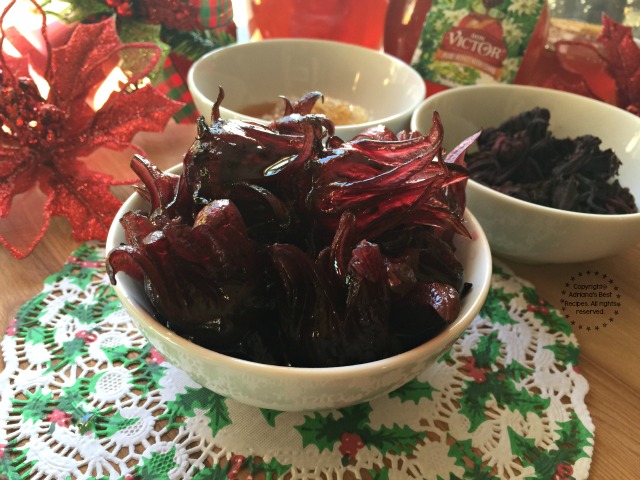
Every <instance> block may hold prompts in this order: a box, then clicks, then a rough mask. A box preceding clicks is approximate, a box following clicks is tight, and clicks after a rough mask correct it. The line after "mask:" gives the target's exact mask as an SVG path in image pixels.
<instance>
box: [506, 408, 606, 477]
mask: <svg viewBox="0 0 640 480" xmlns="http://www.w3.org/2000/svg"><path fill="white" fill-rule="evenodd" d="M558 427H559V429H558V430H556V433H558V435H559V438H558V439H557V440H556V442H555V446H556V447H557V448H553V449H548V448H545V447H544V446H542V447H540V448H539V447H537V446H536V444H535V441H534V440H533V439H531V438H526V437H523V436H521V435H519V434H517V433H516V432H515V431H514V430H513V429H511V428H509V441H510V442H511V451H512V452H513V454H514V455H515V456H517V457H518V458H520V459H521V461H522V462H523V464H524V465H525V466H533V467H534V469H535V472H536V476H535V477H532V478H535V479H536V480H543V479H548V478H553V476H554V475H555V474H556V473H557V472H558V468H559V466H561V465H564V466H572V465H573V464H575V462H576V461H577V460H579V459H580V458H583V457H585V458H586V457H588V454H587V453H586V452H585V450H584V449H585V448H586V447H589V446H591V444H592V443H591V439H592V438H593V436H592V435H591V433H590V432H589V431H588V430H587V429H586V427H585V426H584V424H583V423H582V422H581V421H580V419H579V418H578V416H577V415H576V413H575V412H573V413H572V414H571V417H570V419H569V420H568V421H566V422H559V423H558Z"/></svg>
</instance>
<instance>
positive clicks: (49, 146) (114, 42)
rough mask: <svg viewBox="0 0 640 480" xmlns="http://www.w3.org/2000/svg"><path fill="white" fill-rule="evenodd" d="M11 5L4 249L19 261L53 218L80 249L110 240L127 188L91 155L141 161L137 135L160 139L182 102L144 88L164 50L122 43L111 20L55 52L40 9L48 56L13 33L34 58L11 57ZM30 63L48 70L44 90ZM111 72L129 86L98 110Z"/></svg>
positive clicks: (2, 99)
mask: <svg viewBox="0 0 640 480" xmlns="http://www.w3.org/2000/svg"><path fill="white" fill-rule="evenodd" d="M34 3H35V2H34ZM14 4H15V0H14V1H12V2H10V3H9V5H8V6H7V7H6V8H5V9H4V11H3V12H2V16H1V17H0V128H1V129H0V242H1V243H2V244H3V245H4V246H5V247H7V248H8V249H9V251H10V252H11V253H12V254H13V255H14V256H15V257H17V258H23V257H25V256H26V255H28V254H29V253H30V252H31V251H32V250H33V248H34V247H35V246H36V244H37V243H38V242H39V241H40V240H41V239H42V237H43V236H44V234H45V232H46V230H47V228H48V225H49V221H50V217H51V216H64V217H66V218H67V219H68V220H69V221H70V222H71V227H72V230H73V237H74V239H75V240H77V241H83V240H91V239H96V240H100V239H102V240H104V239H105V238H106V235H107V232H108V229H109V226H110V224H111V221H112V219H113V216H114V215H115V213H116V211H117V209H118V208H119V206H120V202H119V201H118V200H117V199H116V197H115V196H114V195H113V194H112V192H111V191H110V187H111V186H112V185H117V184H123V183H130V180H129V181H125V180H120V179H116V178H114V176H113V175H112V174H110V173H101V172H108V171H109V170H110V169H109V165H104V164H100V162H101V160H103V157H101V156H100V155H91V154H92V153H94V151H95V150H96V149H98V148H99V147H105V148H107V149H111V150H116V151H123V150H125V149H127V148H131V149H133V150H134V151H136V152H140V153H143V152H141V149H140V148H139V147H136V146H135V145H133V144H132V139H133V136H134V135H135V134H136V133H137V132H139V131H162V130H163V129H164V126H165V125H166V123H167V121H168V120H169V119H170V118H171V116H172V115H173V114H174V113H175V112H176V111H177V110H178V109H179V108H180V107H181V106H182V104H181V103H179V102H176V101H173V100H170V99H168V98H166V97H165V96H164V95H162V93H160V92H159V91H158V90H157V89H156V88H154V87H153V86H151V85H148V84H147V85H145V86H142V81H143V79H145V78H146V77H147V75H148V74H149V72H150V71H151V70H152V69H153V68H154V66H155V65H156V63H157V62H158V60H159V58H160V51H159V48H158V47H157V45H155V44H153V43H131V44H123V43H122V42H121V41H120V40H119V38H118V36H117V33H116V28H115V19H114V18H109V19H107V20H103V21H101V22H98V23H95V24H91V25H78V26H77V28H75V29H74V31H73V33H72V34H71V37H70V38H69V40H68V42H67V43H66V44H65V45H63V46H61V47H57V48H53V47H51V44H50V42H49V40H48V38H47V26H46V18H45V14H44V11H42V9H41V8H40V7H39V6H37V10H38V11H39V12H40V14H41V15H42V19H43V22H42V28H41V33H42V37H43V41H44V44H45V50H46V52H45V53H44V54H43V53H40V52H39V51H37V50H36V49H35V48H33V47H31V48H30V49H28V48H26V47H25V45H27V43H28V42H26V41H25V40H24V39H20V35H19V34H17V33H16V31H15V30H14V31H12V35H11V36H12V38H14V39H18V40H17V41H16V42H15V43H16V44H18V45H20V46H21V47H23V53H24V50H25V49H26V50H29V51H28V55H24V54H23V56H21V57H12V56H9V55H8V54H7V53H6V52H5V51H4V49H3V47H4V45H3V44H4V42H5V40H6V38H7V37H6V35H5V31H4V19H5V17H6V15H7V13H8V12H9V10H10V9H11V8H12V7H13V5H14ZM43 57H44V58H43ZM30 64H31V66H32V68H33V66H35V68H33V69H34V70H35V71H36V72H37V70H39V69H41V70H42V73H41V75H42V79H43V80H44V82H46V84H43V85H37V84H36V81H35V79H34V77H32V75H31V74H30V72H29V66H30ZM115 67H119V68H120V69H121V70H122V72H123V73H124V74H125V75H126V77H127V81H126V85H125V84H120V89H119V90H118V91H114V92H112V93H111V94H110V95H109V96H108V98H107V99H106V101H105V103H104V104H103V105H101V106H99V107H97V106H96V105H95V104H94V101H95V96H96V91H97V90H98V88H99V87H100V86H102V85H103V84H104V82H105V79H106V78H107V77H108V75H109V74H110V73H111V72H112V71H113V69H114V68H115ZM92 167H94V168H92ZM95 167H98V168H99V170H100V172H98V171H96V168H95ZM113 167H114V168H115V165H113Z"/></svg>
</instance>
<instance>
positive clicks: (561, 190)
mask: <svg viewBox="0 0 640 480" xmlns="http://www.w3.org/2000/svg"><path fill="white" fill-rule="evenodd" d="M549 119H550V113H549V110H547V109H545V108H534V109H532V110H529V111H526V112H522V113H520V114H519V115H515V116H514V117H512V118H510V119H508V120H507V121H505V122H504V123H502V124H501V125H500V126H498V127H492V128H486V129H484V130H483V131H482V133H481V134H480V136H479V137H478V140H477V145H478V149H479V150H478V151H477V152H473V153H469V154H468V155H467V156H466V159H465V160H466V162H467V166H468V168H469V174H470V176H471V178H472V179H473V180H476V181H478V182H480V183H482V184H484V185H486V186H488V187H491V188H492V189H494V190H497V191H499V192H502V193H504V194H507V195H510V196H512V197H515V198H518V199H520V200H525V201H527V202H531V203H536V204H538V205H543V206H547V207H551V208H557V209H560V210H570V211H574V212H582V213H596V214H625V213H634V212H637V210H638V209H637V206H636V204H635V200H634V198H633V195H632V194H631V192H630V191H629V189H628V188H624V187H622V186H621V185H620V183H619V182H618V180H617V179H615V177H616V175H617V174H618V169H619V167H620V165H621V162H620V159H619V158H618V157H617V156H616V154H615V153H614V152H613V151H612V150H611V149H606V150H602V149H601V148H600V145H601V141H600V139H599V138H597V137H594V136H592V135H583V136H580V137H577V138H575V139H569V138H564V139H559V138H556V137H554V136H553V135H552V133H551V132H550V131H549Z"/></svg>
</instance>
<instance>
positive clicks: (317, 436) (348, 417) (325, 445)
mask: <svg viewBox="0 0 640 480" xmlns="http://www.w3.org/2000/svg"><path fill="white" fill-rule="evenodd" d="M338 412H339V413H340V415H339V416H337V417H336V416H334V414H333V412H330V413H328V414H327V415H323V414H321V413H320V412H313V415H305V416H304V423H303V424H302V425H296V426H295V429H296V430H298V432H299V433H300V435H301V436H302V446H303V447H307V446H309V445H315V446H316V447H318V450H320V451H321V452H322V451H323V450H331V449H332V448H333V446H334V445H335V444H336V443H337V442H338V441H339V440H340V437H341V436H342V434H343V433H345V432H352V433H360V432H361V431H362V430H364V429H365V426H366V424H367V423H368V422H369V414H370V413H371V405H369V404H368V403H361V404H358V405H354V406H352V407H347V408H341V409H339V410H338Z"/></svg>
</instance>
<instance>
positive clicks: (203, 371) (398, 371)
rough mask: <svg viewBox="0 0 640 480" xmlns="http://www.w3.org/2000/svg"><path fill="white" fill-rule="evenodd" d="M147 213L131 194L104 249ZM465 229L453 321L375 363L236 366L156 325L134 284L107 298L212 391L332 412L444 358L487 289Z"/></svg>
mask: <svg viewBox="0 0 640 480" xmlns="http://www.w3.org/2000/svg"><path fill="white" fill-rule="evenodd" d="M136 209H143V210H148V205H147V204H146V202H145V200H144V199H143V198H142V197H141V196H140V195H138V194H137V193H136V194H133V195H132V196H131V197H130V198H129V199H128V200H127V201H126V202H125V203H124V204H123V205H122V207H121V208H120V210H119V212H118V214H117V215H116V217H115V220H114V222H113V224H112V225H111V229H110V230H109V235H108V238H107V243H106V251H107V252H110V251H111V250H112V249H113V248H115V247H116V246H118V245H120V244H121V243H126V240H125V235H124V231H123V229H122V227H121V225H120V222H119V219H120V217H121V216H122V215H123V214H124V213H125V212H128V211H130V210H136ZM465 225H466V227H467V229H468V230H469V232H470V233H471V236H472V238H471V239H468V238H462V237H458V238H457V239H456V240H455V243H456V246H457V256H458V258H459V259H460V261H461V262H462V264H463V265H464V267H465V273H464V275H465V281H466V282H470V283H472V285H473V286H472V288H471V290H470V291H469V292H468V293H467V295H466V296H465V297H464V298H463V299H462V302H461V311H460V314H459V315H458V318H457V319H456V320H455V321H454V322H453V323H451V324H450V325H448V326H447V327H446V328H445V329H444V330H443V331H442V332H441V333H439V334H438V335H437V336H436V337H434V338H432V339H431V340H429V341H428V342H427V343H425V344H423V345H421V346H419V347H416V348H414V349H412V350H409V351H407V352H405V353H402V354H399V355H396V356H393V357H389V358H386V359H383V360H379V361H375V362H370V363H365V364H360V365H353V366H346V367H335V368H295V367H281V366H273V365H265V364H260V363H254V362H249V361H246V360H239V359H237V358H233V357H230V356H226V355H222V354H220V353H217V352H214V351H212V350H208V349H206V348H203V347H201V346H198V345H196V344H194V343H191V342H189V341H188V340H185V339H184V338H182V337H180V336H179V335H178V334H176V333H174V332H172V331H171V330H169V329H168V328H166V327H165V326H163V325H161V324H160V323H159V322H157V321H156V320H155V318H154V315H153V308H152V306H151V304H150V302H149V301H148V299H147V297H146V295H145V293H144V289H143V287H142V285H140V284H139V283H137V282H136V281H135V280H134V279H132V278H131V277H129V276H127V275H125V274H124V273H122V272H120V273H118V274H117V284H116V285H115V287H114V288H115V292H116V294H117V295H118V297H119V299H120V301H121V302H122V304H123V306H124V308H125V309H126V311H127V312H128V313H129V315H131V318H132V319H133V321H134V323H135V324H136V325H137V326H138V328H139V329H140V331H141V332H142V334H143V335H144V336H145V337H146V338H147V339H148V341H149V342H150V343H151V345H153V346H154V347H155V348H156V349H157V350H158V351H159V352H160V353H161V354H162V355H163V356H164V357H165V358H166V359H167V360H168V361H170V362H171V363H172V364H173V365H175V366H176V367H178V368H180V369H182V370H183V371H184V372H186V373H187V374H188V375H189V376H190V377H191V378H192V379H193V380H195V381H196V382H198V383H200V384H201V385H203V386H204V387H207V388H209V389H210V390H213V391H214V392H216V393H219V394H221V395H224V396H226V397H229V398H232V399H235V400H237V401H239V402H242V403H246V404H249V405H253V406H256V407H261V408H269V409H273V410H280V411H303V410H321V409H327V408H340V407H344V406H348V405H353V404H356V403H360V402H364V401H368V400H371V399H373V398H375V397H378V396H380V395H383V394H385V393H388V392H391V391H393V390H395V389H397V388H399V387H401V386H402V385H404V384H405V383H407V382H409V381H411V380H412V379H413V378H415V377H416V376H417V375H418V374H419V373H420V372H422V371H423V370H424V369H425V368H426V367H428V366H429V365H430V364H432V363H433V362H435V361H436V360H437V359H438V358H439V357H440V356H441V355H442V354H443V353H444V352H446V351H447V350H448V349H449V348H450V347H451V346H452V345H453V343H454V342H455V341H456V339H457V338H458V337H459V336H460V335H461V334H462V333H463V332H464V331H465V329H466V328H467V327H468V326H469V324H470V323H471V321H472V320H473V319H474V317H475V316H476V315H477V313H478V312H479V311H480V308H481V307H482V305H483V303H484V301H485V299H486V297H487V293H488V291H489V284H490V279H491V253H490V251H489V244H488V243H487V239H486V237H485V236H484V233H483V232H482V229H481V228H480V225H479V224H478V222H477V221H476V219H475V218H474V217H473V215H472V214H471V213H470V212H469V211H467V212H466V213H465Z"/></svg>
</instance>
